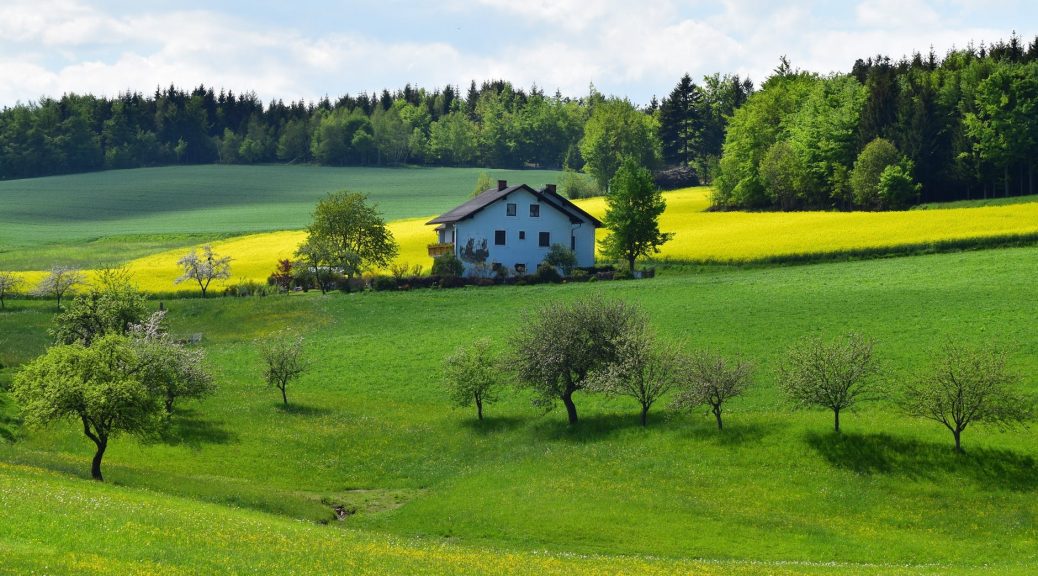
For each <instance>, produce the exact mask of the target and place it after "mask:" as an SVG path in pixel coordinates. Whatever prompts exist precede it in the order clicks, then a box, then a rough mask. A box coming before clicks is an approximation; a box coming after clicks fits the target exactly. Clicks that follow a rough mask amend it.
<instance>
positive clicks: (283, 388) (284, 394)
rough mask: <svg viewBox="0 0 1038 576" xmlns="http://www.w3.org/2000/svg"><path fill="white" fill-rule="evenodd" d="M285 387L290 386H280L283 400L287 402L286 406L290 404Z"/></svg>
mask: <svg viewBox="0 0 1038 576" xmlns="http://www.w3.org/2000/svg"><path fill="white" fill-rule="evenodd" d="M285 388H288V386H287V385H285V386H278V389H279V390H281V401H282V402H284V403H285V406H288V392H286V391H285Z"/></svg>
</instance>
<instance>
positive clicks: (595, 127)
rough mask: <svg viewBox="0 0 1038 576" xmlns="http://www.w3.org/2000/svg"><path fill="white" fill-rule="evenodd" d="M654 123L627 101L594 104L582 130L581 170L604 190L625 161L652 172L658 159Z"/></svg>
mask: <svg viewBox="0 0 1038 576" xmlns="http://www.w3.org/2000/svg"><path fill="white" fill-rule="evenodd" d="M656 125H657V123H656V120H655V119H654V118H653V117H652V116H650V115H648V114H645V113H644V112H642V111H640V110H638V109H637V108H635V107H634V104H631V103H630V102H629V101H628V100H621V99H618V98H610V99H606V100H603V101H601V102H599V103H596V104H595V105H594V106H593V107H592V111H591V116H590V118H588V121H587V124H586V125H585V126H584V138H583V140H581V141H580V154H581V156H583V157H584V161H585V164H584V170H585V171H586V172H588V173H589V174H591V175H592V176H593V177H594V178H595V180H596V181H597V182H598V185H599V187H600V188H605V187H606V185H607V184H608V183H609V182H610V181H611V180H612V178H613V175H614V174H616V172H617V170H619V169H620V165H621V164H622V163H623V161H624V159H625V158H632V159H634V161H635V162H636V163H638V164H640V165H642V166H647V167H649V168H654V167H656V165H657V164H658V163H659V159H660V139H659V134H658V131H657V126H656Z"/></svg>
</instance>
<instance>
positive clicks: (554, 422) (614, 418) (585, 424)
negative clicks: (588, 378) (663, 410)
mask: <svg viewBox="0 0 1038 576" xmlns="http://www.w3.org/2000/svg"><path fill="white" fill-rule="evenodd" d="M666 424H667V422H666V418H665V417H664V416H663V415H662V414H653V413H651V412H650V413H649V421H648V425H647V426H645V430H654V429H656V428H660V429H662V428H663V427H665V426H666ZM632 429H638V430H641V429H642V423H641V420H640V418H639V416H638V413H636V412H632V413H630V414H626V413H624V414H592V415H590V416H581V417H580V419H579V420H578V421H577V423H576V424H574V425H570V424H569V422H568V421H567V420H566V413H565V412H564V411H555V412H553V413H549V414H547V415H546V416H545V417H544V418H542V419H540V420H539V421H537V422H536V423H535V424H534V425H533V432H534V434H535V435H536V436H538V437H540V438H542V439H546V440H566V441H570V442H598V441H600V440H605V439H606V438H609V437H611V436H616V435H618V434H621V433H623V432H625V431H628V430H632Z"/></svg>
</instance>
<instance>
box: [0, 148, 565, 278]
mask: <svg viewBox="0 0 1038 576" xmlns="http://www.w3.org/2000/svg"><path fill="white" fill-rule="evenodd" d="M484 171H486V170H483V169H479V168H358V167H350V168H327V167H317V166H284V165H282V166H219V165H210V166H174V167H166V168H145V169H139V170H110V171H106V172H95V173H89V174H75V175H69V176H53V177H48V178H33V179H27V180H10V181H3V182H0V269H6V270H33V269H39V268H45V267H48V266H49V265H50V263H51V262H54V261H62V262H71V263H77V264H79V265H81V266H85V267H93V266H96V265H97V263H98V262H99V261H116V262H125V261H127V260H131V259H133V258H136V257H138V256H143V255H145V254H151V253H154V252H157V251H161V250H162V249H163V248H171V247H178V246H186V245H191V244H195V243H200V242H202V241H205V240H208V239H212V238H220V237H226V236H228V235H236V234H244V233H248V232H261V231H270V230H295V229H300V228H303V227H305V226H306V225H307V224H308V223H309V221H310V215H311V213H312V212H313V207H314V204H315V203H316V202H317V200H318V199H320V198H321V197H323V196H324V195H325V194H327V193H329V192H334V191H336V190H341V189H343V188H348V189H350V190H353V191H356V192H365V193H368V194H369V195H370V196H371V199H372V200H373V201H375V202H377V203H378V204H379V208H380V210H381V211H382V213H383V215H384V216H385V217H386V218H387V219H390V220H395V219H399V218H407V217H414V216H424V215H426V214H432V213H438V212H441V211H445V210H447V209H449V208H451V207H453V206H454V205H455V204H457V203H458V199H459V198H464V197H465V196H466V195H467V194H468V193H469V192H471V191H472V189H473V187H474V186H475V184H476V178H477V176H478V174H479V173H480V172H484ZM489 172H490V173H491V175H492V177H493V178H495V179H497V178H502V179H508V180H512V181H516V182H528V183H530V184H531V185H537V186H540V185H543V184H545V183H549V182H557V180H558V177H559V172H553V171H540V170H523V171H516V170H491V171H489ZM41 262H43V263H44V265H43V266H41V265H40V263H41Z"/></svg>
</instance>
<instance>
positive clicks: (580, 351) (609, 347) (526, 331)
mask: <svg viewBox="0 0 1038 576" xmlns="http://www.w3.org/2000/svg"><path fill="white" fill-rule="evenodd" d="M644 323H645V318H644V316H643V315H642V314H641V312H640V311H639V310H638V309H637V308H635V307H633V306H631V305H630V304H627V303H625V302H621V301H606V300H601V299H588V300H581V301H578V302H574V303H561V302H556V303H552V304H548V305H547V306H545V307H543V308H541V309H540V310H538V311H537V312H536V313H534V314H533V315H531V316H529V317H528V318H526V319H525V321H524V322H523V323H522V326H523V328H522V329H521V330H518V331H516V334H515V335H514V336H513V338H512V341H511V347H512V355H511V358H510V362H509V363H510V365H512V366H514V367H515V370H516V376H517V380H518V384H519V386H520V387H523V388H528V389H530V390H532V391H533V392H534V394H535V400H534V403H535V404H536V405H538V406H541V407H544V408H546V409H550V408H551V407H553V406H554V405H555V403H556V402H558V401H559V400H561V401H562V403H563V404H564V405H565V406H566V415H567V417H568V419H569V423H570V424H571V425H573V424H576V423H577V406H576V404H575V403H574V401H573V395H574V394H575V393H576V392H578V391H580V390H584V389H586V388H587V385H588V377H589V375H590V374H591V373H592V372H594V371H596V370H600V369H603V368H605V367H606V366H608V365H609V364H611V363H612V362H614V361H615V360H616V358H617V343H618V342H619V341H620V337H621V336H622V335H623V334H625V333H627V332H629V331H631V330H635V329H636V328H637V327H638V326H639V325H641V324H644Z"/></svg>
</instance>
